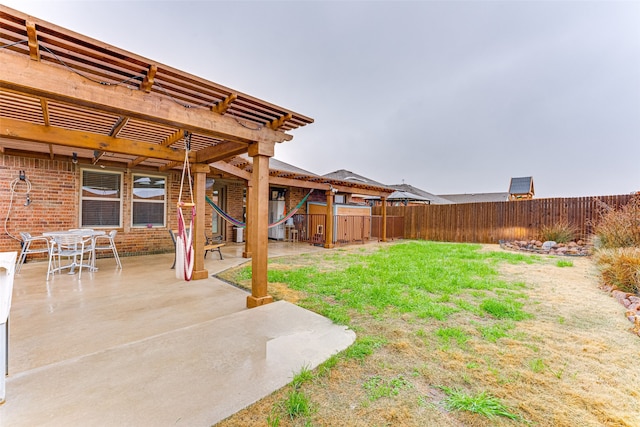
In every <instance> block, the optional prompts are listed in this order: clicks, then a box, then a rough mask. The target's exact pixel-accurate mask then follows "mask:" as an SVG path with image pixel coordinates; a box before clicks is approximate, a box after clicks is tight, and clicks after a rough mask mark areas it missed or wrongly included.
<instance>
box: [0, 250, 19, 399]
mask: <svg viewBox="0 0 640 427" xmlns="http://www.w3.org/2000/svg"><path fill="white" fill-rule="evenodd" d="M17 257H18V253H17V252H1V253H0V366H2V372H0V374H1V375H0V404H2V403H4V401H5V394H6V393H5V377H6V376H7V360H8V359H7V355H8V353H9V345H8V343H9V340H8V338H9V332H8V330H7V329H8V328H7V321H8V320H9V310H10V309H11V295H13V273H14V269H15V267H16V258H17Z"/></svg>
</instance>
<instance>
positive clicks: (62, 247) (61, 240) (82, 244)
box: [47, 233, 94, 280]
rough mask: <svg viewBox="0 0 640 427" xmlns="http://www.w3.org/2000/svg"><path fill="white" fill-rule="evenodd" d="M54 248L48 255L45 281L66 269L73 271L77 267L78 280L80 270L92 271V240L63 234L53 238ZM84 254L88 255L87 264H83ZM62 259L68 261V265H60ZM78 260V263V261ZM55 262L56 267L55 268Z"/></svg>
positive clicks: (71, 234)
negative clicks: (84, 268)
mask: <svg viewBox="0 0 640 427" xmlns="http://www.w3.org/2000/svg"><path fill="white" fill-rule="evenodd" d="M53 241H54V246H53V250H52V251H51V252H50V255H49V268H48V270H47V280H49V275H50V274H54V273H55V272H56V271H62V270H64V269H66V268H68V269H70V270H71V271H73V269H74V268H76V267H78V279H80V278H81V277H82V268H83V267H86V268H89V269H90V270H93V255H94V252H93V238H92V237H86V236H82V235H81V234H73V233H65V234H57V235H54V236H53ZM85 254H87V255H88V263H86V264H85ZM62 258H67V259H68V260H69V263H68V264H64V265H63V264H62V260H61V259H62ZM78 260H79V261H78ZM56 261H57V266H56Z"/></svg>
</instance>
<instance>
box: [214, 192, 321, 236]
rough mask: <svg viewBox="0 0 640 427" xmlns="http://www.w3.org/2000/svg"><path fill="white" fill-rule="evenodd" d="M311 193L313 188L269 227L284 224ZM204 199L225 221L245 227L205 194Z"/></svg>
mask: <svg viewBox="0 0 640 427" xmlns="http://www.w3.org/2000/svg"><path fill="white" fill-rule="evenodd" d="M311 193H313V190H311V191H309V193H307V195H306V196H304V198H303V199H302V200H300V203H298V204H297V205H296V207H295V208H293V209H291V210H290V211H289V212H288V213H287V215H285V216H283V217H282V218H280V219H279V220H278V221H276V222H274V223H273V224H269V228H273V227H277V226H279V225H281V224H284V223H285V222H287V220H288V219H290V218H292V217H293V216H294V215H295V214H296V212H298V211H299V210H300V208H301V207H302V205H304V202H305V201H306V200H307V199H308V198H309V196H310V195H311ZM205 199H206V200H207V203H209V204H210V205H211V207H212V208H213V209H214V210H215V211H216V212H217V213H218V215H220V216H221V217H222V218H223V219H224V220H225V221H228V222H230V223H231V224H233V225H235V226H236V227H238V228H245V227H246V226H247V224H246V223H244V222H242V221H239V220H237V219H235V218H234V217H232V216H231V215H229V214H228V213H226V212H225V211H223V210H222V209H221V208H220V206H218V205H216V204H215V203H214V202H213V200H211V199H210V198H209V196H206V197H205Z"/></svg>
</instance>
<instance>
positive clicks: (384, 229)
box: [380, 196, 387, 242]
mask: <svg viewBox="0 0 640 427" xmlns="http://www.w3.org/2000/svg"><path fill="white" fill-rule="evenodd" d="M381 199H382V236H381V239H380V240H381V241H383V242H386V241H387V198H386V197H384V196H382V197H381Z"/></svg>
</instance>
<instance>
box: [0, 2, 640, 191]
mask: <svg viewBox="0 0 640 427" xmlns="http://www.w3.org/2000/svg"><path fill="white" fill-rule="evenodd" d="M0 1H1V2H2V4H5V5H7V6H9V7H12V8H14V9H17V10H19V11H22V12H25V13H28V14H30V15H33V16H35V17H37V18H40V19H44V20H46V21H50V22H52V23H55V24H57V25H60V26H63V27H66V28H69V29H71V30H74V31H77V32H80V33H82V34H85V35H87V36H90V37H93V38H96V39H99V40H101V41H104V42H106V43H109V44H112V45H115V46H117V47H120V48H122V49H126V50H129V51H132V52H134V53H136V54H139V55H142V56H144V57H147V58H150V59H152V60H155V61H158V62H160V63H164V64H166V65H170V66H172V67H175V68H179V69H182V70H185V71H188V72H191V73H194V74H196V75H198V76H201V77H203V78H206V79H208V80H211V81H214V82H216V83H219V84H223V85H225V86H229V87H231V88H233V89H236V90H238V91H241V92H245V93H248V94H250V95H253V96H256V97H258V98H261V99H264V100H266V101H269V102H272V103H274V104H277V105H280V106H282V107H285V108H288V109H291V110H293V111H296V112H298V113H301V114H304V115H306V116H309V117H312V118H313V119H314V120H315V123H313V124H311V125H309V126H305V127H302V128H300V129H298V130H296V131H294V132H293V134H294V139H293V140H292V141H290V142H286V143H284V144H280V145H278V146H277V147H276V158H278V159H279V160H282V161H285V162H288V163H292V164H294V165H296V166H298V167H301V168H303V169H306V170H309V171H311V172H314V173H317V174H325V173H329V172H332V171H335V170H338V169H347V170H350V171H352V172H355V173H358V174H360V175H364V176H366V177H369V178H371V179H374V180H376V181H379V182H382V183H385V184H400V183H402V182H405V183H407V184H411V185H414V186H416V187H419V188H421V189H423V190H425V191H428V192H431V193H434V194H452V193H479V192H500V191H507V190H508V186H509V180H510V178H511V177H520V176H533V179H534V184H535V190H536V197H571V196H592V195H608V194H625V193H629V192H631V191H638V190H640V2H638V1H626V2H617V1H600V2H598V1H589V2H580V1H548V0H547V1H542V0H540V1H516V0H513V1H480V0H476V1H407V2H400V1H350V2H345V1H233V2H231V1H196V2H194V1H177V0H174V1H158V0H156V1H135V0H129V1H107V0H103V1H90V0H85V1H79V0H78V1H59V0H49V1H30V0H0Z"/></svg>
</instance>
